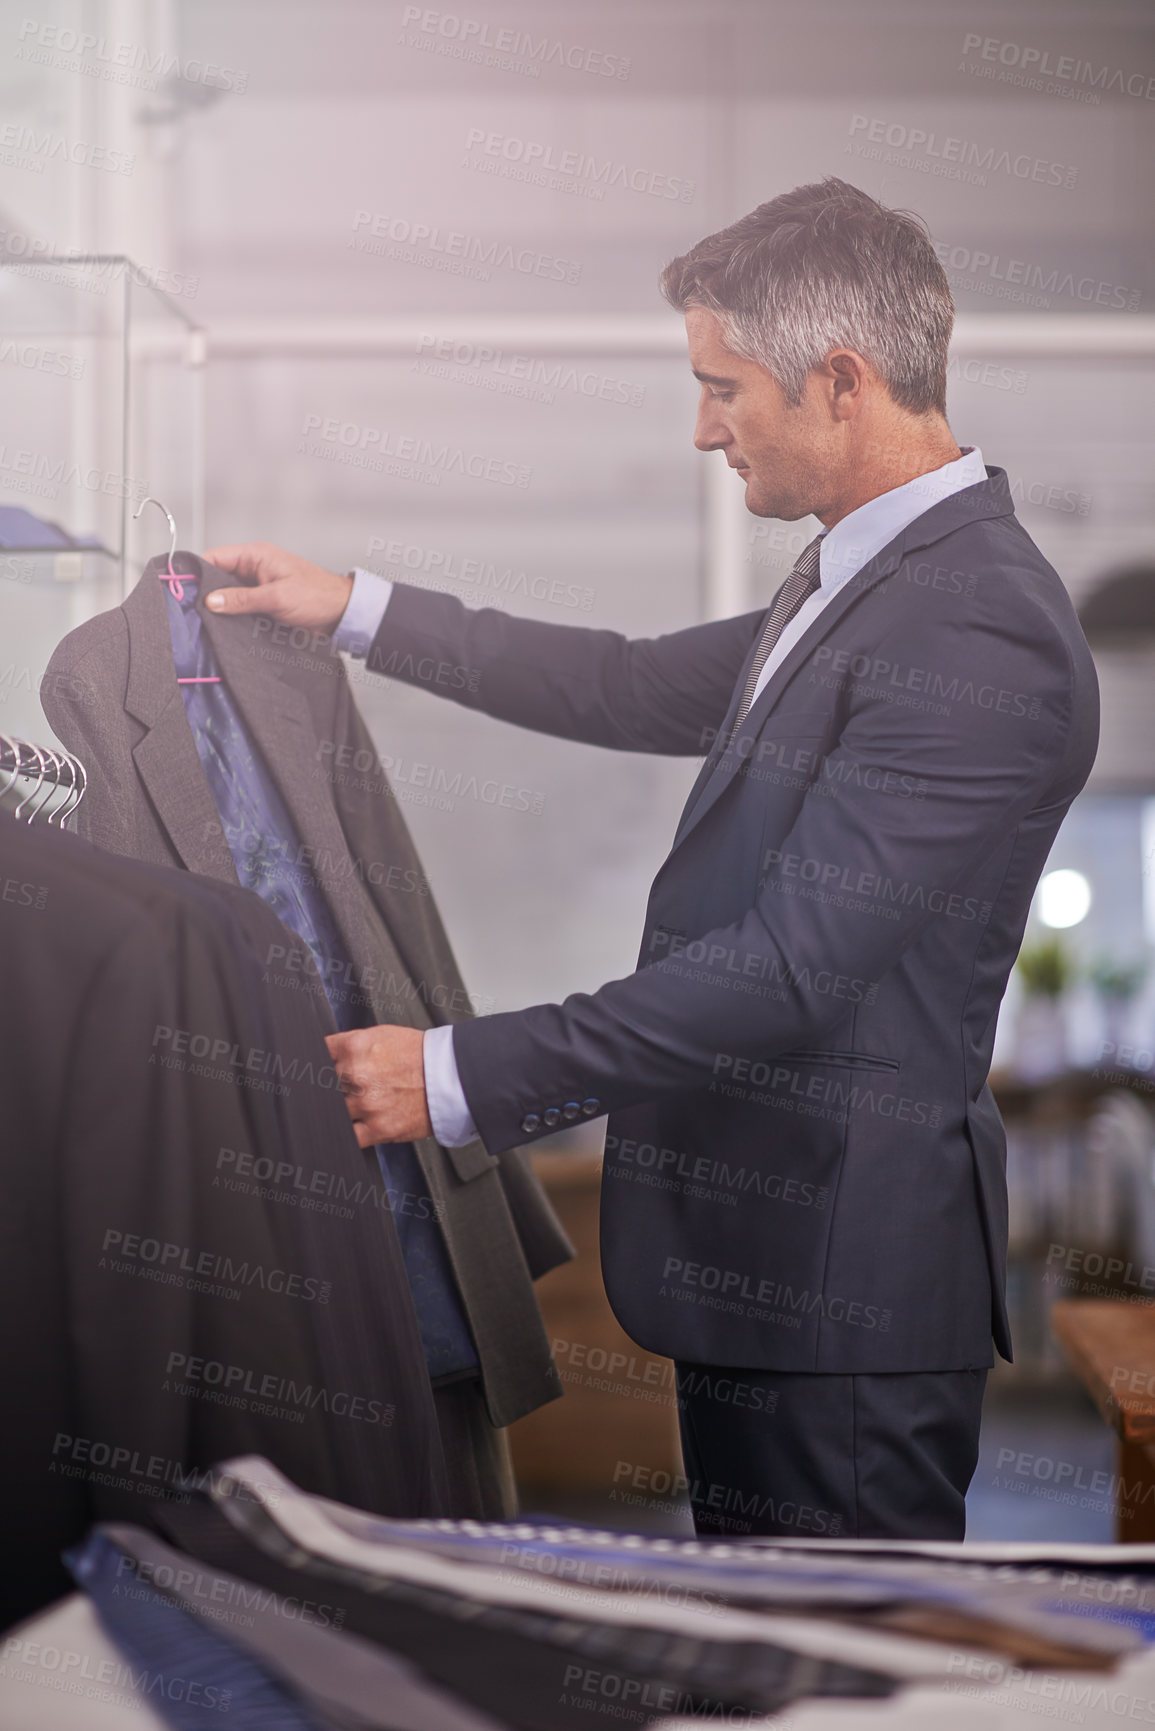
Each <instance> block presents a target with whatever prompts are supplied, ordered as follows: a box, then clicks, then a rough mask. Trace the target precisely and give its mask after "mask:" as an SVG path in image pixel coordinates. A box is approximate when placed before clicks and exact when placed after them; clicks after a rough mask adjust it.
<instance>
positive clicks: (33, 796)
mask: <svg viewBox="0 0 1155 1731" xmlns="http://www.w3.org/2000/svg"><path fill="white" fill-rule="evenodd" d="M4 746H6V747H7V748H8V751H9V752H10V753H11V757H12V769H11V771H10V773H9V775H8V780H7V781H6V782H5V783H4V786H3V787H0V800H2V799H3V798H4V796H5V795H6V794H8V793H10V792H11V790H12V789H13V788H14V787H15V786H16V783H17V781H18V780H19V779H20V777H21V776H22V775H30V774H31V767H30V766H28V767H26V766H25V762H24V754H25V752H30V753H31V755H32V756H33V757H34V758H35V759H36V762H37V763H38V764H39V766H40V774H39V776H38V777H37V781H36V785H35V787H33V788H32V789H31V790H30V791H29V792H28V793H26V794H25V795H24V798H23V799H22V800H21V801H20V802H19V804H18V805H16V806H15V807H14V809H13V813H12V815H13V817H16V818H19V817H20V814H21V813H22V812H23V810H24V808H25V806H29V805H30V806H31V807H32V809H31V811H30V812H29V814H28V818H27V820H26V821H27V822H28V823H30V824H31V823H33V822H34V821H35V819H36V818H38V817H39V816H40V814H41V813H42V812H43V813H45V818H44V821H45V823H46V824H53V823H55V824H56V826H57V828H58V829H63V827H64V820H65V818H68V817H71V816H72V813H73V812H74V811H75V810H76V808H77V806H78V805H79V804H80V802H81V800H82V799H83V798H84V795H85V793H86V792H87V791H88V771H87V770H86V769H85V767H84V765H83V764H82V763H81V761H80V759H79V758H78V757H73V755H72V753H71V752H70V751H64V750H62V749H60V748H58V747H56V746H52V745H34V744H33V743H32V741H31V740H30V739H19V738H17V737H16V735H15V734H11V733H0V747H4ZM3 755H4V753H3V751H2V750H0V759H2V758H3ZM49 760H51V768H50V767H49ZM0 767H2V768H7V765H6V764H0ZM61 788H63V789H64V790H65V792H64V798H63V800H61V801H60V803H59V804H54V803H53V801H54V798H55V795H56V794H57V793H58V792H59V791H60V790H61ZM41 789H43V793H42V794H41ZM37 795H40V798H39V799H37ZM33 801H35V802H36V803H35V804H33Z"/></svg>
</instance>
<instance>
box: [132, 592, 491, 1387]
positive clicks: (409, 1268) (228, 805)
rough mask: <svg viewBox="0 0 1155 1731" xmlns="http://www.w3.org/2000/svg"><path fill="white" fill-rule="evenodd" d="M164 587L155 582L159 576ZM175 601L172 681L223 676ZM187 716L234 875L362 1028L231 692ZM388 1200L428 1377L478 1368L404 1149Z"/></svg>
mask: <svg viewBox="0 0 1155 1731" xmlns="http://www.w3.org/2000/svg"><path fill="white" fill-rule="evenodd" d="M158 581H161V579H158ZM183 589H184V594H183V597H182V599H181V600H179V601H178V600H177V598H176V596H175V595H174V594H173V591H172V585H171V584H169V583H165V584H164V592H165V597H166V601H167V607H168V622H169V631H170V634H171V637H172V655H173V662H174V664H175V667H176V673H177V676H178V678H181V679H212V678H218V679H219V678H220V668H219V667H218V666H217V662H216V657H215V656H214V654H213V651H212V645H211V643H210V642H209V640H208V636H207V634H206V632H205V631H204V629H203V621H202V619H201V616H200V614H199V613H198V612H197V609H196V597H197V580H196V578H195V577H188V576H185V577H184V578H183ZM180 689H181V695H182V696H183V698H184V706H185V714H186V715H187V716H188V722H189V726H190V728H191V729H192V735H193V739H194V740H195V741H196V748H197V753H198V755H199V757H200V760H201V767H202V769H203V770H204V773H205V779H206V781H207V782H208V784H209V789H210V791H211V793H212V796H213V800H214V802H215V804H216V808H217V812H218V814H219V816H220V820H221V827H222V828H223V830H224V834H225V840H226V841H227V843H228V847H229V852H230V853H231V854H232V856H233V862H234V864H235V865H236V868H237V876H238V877H239V878H240V881H241V883H242V884H243V885H244V886H245V888H246V889H250V890H255V891H256V893H257V895H259V896H260V898H261V900H262V901H263V902H265V903H266V904H267V905H268V906H269V907H270V908H271V909H272V911H273V913H275V914H276V916H277V918H278V919H279V920H280V921H282V923H283V924H284V925H286V926H289V927H290V928H291V929H292V930H293V931H295V932H296V933H297V935H298V936H299V937H300V938H301V939H302V940H303V941H304V942H305V943H306V944H308V946H309V949H310V951H311V952H312V955H313V959H314V960H315V962H316V964H317V968H318V972H319V976H320V978H321V980H322V981H323V982H324V986H325V995H326V997H327V998H328V1000H329V1003H330V1006H331V1008H332V1011H333V1017H334V1020H335V1021H336V1023H337V1026H338V1028H340V1029H341V1030H342V1031H345V1030H347V1029H350V1028H364V1027H369V1026H371V1025H372V1023H373V1020H374V1018H373V1016H372V1013H371V1012H370V1011H369V1010H368V1008H367V1006H366V1005H365V1003H364V998H363V994H361V993H359V992H346V991H343V990H341V989H340V987H339V986H338V984H337V982H338V981H340V980H348V979H351V978H353V976H354V970H353V968H352V964H351V961H350V958H349V955H348V952H347V951H346V949H345V945H344V943H343V941H342V939H341V935H340V933H339V932H338V930H337V926H336V922H335V921H334V919H333V916H332V913H331V912H330V909H329V904H328V902H327V901H326V899H325V896H324V893H323V892H322V890H321V887H320V885H319V884H318V883H317V881H316V878H315V877H314V875H313V873H312V871H311V869H310V867H309V866H308V864H307V863H306V862H304V861H302V859H301V857H300V856H301V851H302V850H301V847H300V841H299V838H298V836H297V834H296V830H295V828H294V824H293V820H292V818H291V816H290V815H289V811H288V808H287V807H286V805H285V802H284V800H283V798H282V797H281V794H280V792H279V791H278V789H277V786H276V783H275V782H274V780H273V777H272V776H271V774H270V773H269V770H268V767H267V765H266V764H265V762H264V759H263V758H262V757H261V755H260V753H259V752H258V751H256V750H255V749H254V746H253V743H252V740H251V739H250V738H249V734H248V730H247V729H246V727H245V725H244V722H243V721H242V720H241V717H240V715H239V714H238V712H237V710H236V708H235V706H234V704H233V701H232V698H231V697H230V696H229V690H228V686H227V685H226V684H225V683H224V681H223V680H221V682H220V683H219V684H215V685H182V686H181V688H180ZM376 1154H377V1160H378V1163H379V1164H380V1167H381V1172H382V1175H383V1177H384V1179H385V1184H386V1189H387V1192H388V1194H389V1196H390V1198H393V1197H396V1196H398V1195H400V1196H403V1197H405V1198H406V1205H405V1207H403V1208H402V1209H397V1208H395V1209H394V1212H393V1221H394V1224H395V1226H396V1228H397V1236H398V1238H399V1239H400V1242H401V1253H402V1255H403V1257H404V1259H405V1272H406V1274H407V1275H408V1277H409V1284H410V1287H411V1289H412V1292H413V1302H414V1306H415V1308H416V1311H417V1321H418V1325H419V1327H420V1329H421V1339H422V1343H423V1344H424V1347H425V1357H426V1361H427V1363H428V1365H429V1374H430V1376H431V1377H434V1378H440V1377H446V1376H453V1375H459V1374H464V1373H466V1372H468V1371H471V1370H476V1369H477V1368H478V1358H477V1349H476V1348H475V1346H474V1344H473V1340H472V1337H471V1335H470V1332H469V1324H468V1322H467V1321H466V1317H465V1311H464V1308H463V1306H462V1303H461V1297H460V1294H459V1293H458V1290H457V1284H456V1281H455V1280H454V1277H453V1270H452V1268H451V1266H450V1263H449V1252H448V1250H447V1249H446V1246H445V1240H444V1238H443V1237H442V1235H441V1232H440V1229H439V1228H438V1226H437V1221H436V1214H435V1211H434V1205H433V1201H432V1198H431V1197H430V1195H429V1190H428V1186H427V1184H426V1182H425V1176H424V1173H423V1172H422V1170H421V1165H420V1162H419V1161H418V1158H417V1154H416V1151H415V1150H414V1148H413V1146H412V1144H411V1143H408V1142H393V1143H390V1144H389V1145H388V1147H381V1146H379V1147H378V1148H377V1149H376Z"/></svg>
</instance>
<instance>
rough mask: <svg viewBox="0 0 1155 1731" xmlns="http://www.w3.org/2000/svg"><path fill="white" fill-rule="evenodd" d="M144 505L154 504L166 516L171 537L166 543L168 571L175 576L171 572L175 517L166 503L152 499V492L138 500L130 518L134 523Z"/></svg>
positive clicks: (174, 539)
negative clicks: (138, 502)
mask: <svg viewBox="0 0 1155 1731" xmlns="http://www.w3.org/2000/svg"><path fill="white" fill-rule="evenodd" d="M146 505H155V506H156V508H157V510H158V511H163V512H164V514H165V516H166V518H167V519H168V529H169V534H170V536H171V537H172V539H171V540H170V541H169V544H168V568H169V573H170V574H171V575H174V576H175V572H173V569H172V556H173V554H174V553H175V552H176V518H175V517H174V516H173V514H172V512H171V511H170V510H169V508H168V506H167V505H162V504H161V502H160V500H159V499H154V498H153V496H152V494H151V493H150V494H149V495H148V497H147V499H142V500H141V501H140V504H139V505H138V506H137V507H136V510H135V511H134V512H133V513H132V520H133V522H134V523H135V522H136V519H137V518H138V517H139V516H140V514H141V512H142V511H143V510H144V508H145V506H146Z"/></svg>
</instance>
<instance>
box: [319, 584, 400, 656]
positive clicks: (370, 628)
mask: <svg viewBox="0 0 1155 1731" xmlns="http://www.w3.org/2000/svg"><path fill="white" fill-rule="evenodd" d="M352 575H353V593H352V594H351V595H350V597H349V605H348V606H347V607H346V609H345V611H344V613H342V615H341V617H340V619H339V620H338V622H337V627H336V629H335V631H334V632H333V647H334V649H343V650H344V651H345V653H346V654H347V655H352V656H353V657H354V658H355V659H356V660H358V661H364V659H365V657H366V656H367V655H368V653H369V645H370V644H371V643H372V641H373V639H374V638H375V637H376V635H377V633H378V631H380V629H381V621H382V620H383V619H384V617H385V609H386V608H387V607H388V605H389V598H390V596H391V595H392V593H393V585H392V583H391V582H390V581H389V579H388V577H378V575H377V573H376V571H362V570H361V569H360V568H359V567H358V568H357V569H356V570H355V571H354V572H353V574H352Z"/></svg>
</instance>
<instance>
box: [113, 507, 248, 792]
mask: <svg viewBox="0 0 1155 1731" xmlns="http://www.w3.org/2000/svg"><path fill="white" fill-rule="evenodd" d="M146 505H155V506H156V508H157V510H158V511H163V512H164V514H165V517H166V518H167V519H168V529H169V537H170V539H169V544H168V570H167V571H158V572H157V576H158V577H159V578H160V580H161V582H162V583H167V584H168V586H169V591H170V593H171V594H172V595H174V596H175V597H176V599H177V600H178V601H183V600H184V581H183V579H182V576H181V573H180V572H179V571H174V570H173V568H172V556H173V554H174V553H175V552H176V518H175V517H174V516H173V514H172V512H171V511H170V510H169V508H168V506H167V505H162V504H161V502H160V500H159V499H154V498H153V496H152V494H151V493H150V494H149V495H148V497H147V498H145V499H142V500H141V501H140V504H139V505H138V506H137V507H136V510H135V511H134V512H133V513H132V520H133V522H134V523H135V522H136V519H137V518H138V517H139V516H140V514H141V512H142V511H143V510H144V508H145V506H146ZM184 575H185V577H187V578H188V580H189V582H190V583H195V582H196V578H195V577H194V576H193V575H192V573H191V572H188V571H186V572H185V573H184ZM220 682H221V677H220V674H219V673H205V674H202V675H200V676H199V677H196V678H188V679H178V680H177V684H178V685H219V684H220ZM83 797H84V796H83V794H82V795H81V798H83Z"/></svg>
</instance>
